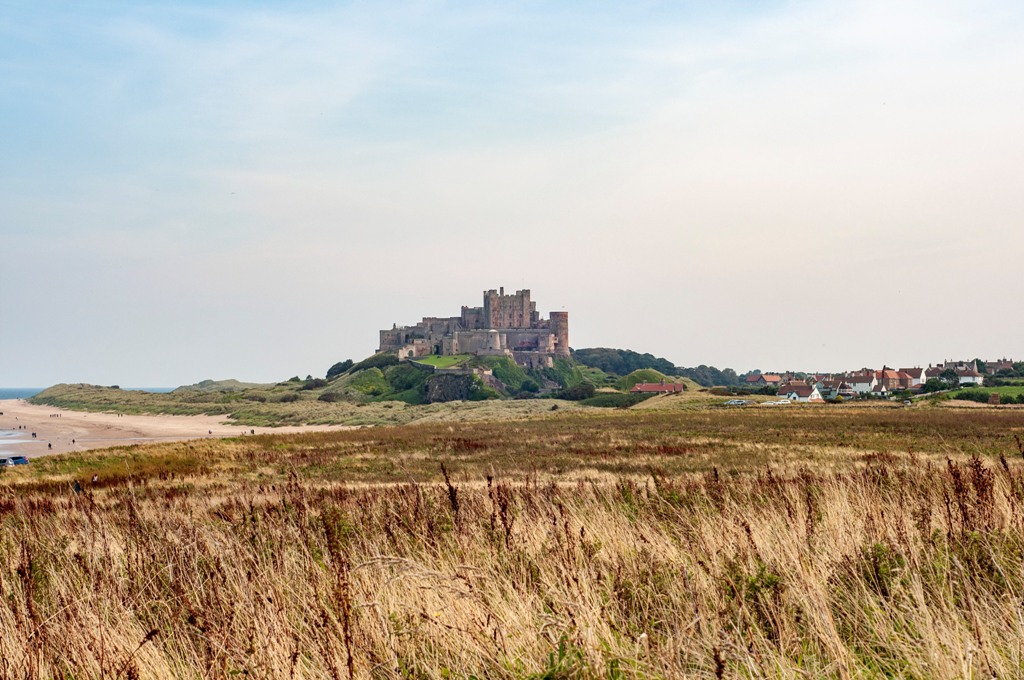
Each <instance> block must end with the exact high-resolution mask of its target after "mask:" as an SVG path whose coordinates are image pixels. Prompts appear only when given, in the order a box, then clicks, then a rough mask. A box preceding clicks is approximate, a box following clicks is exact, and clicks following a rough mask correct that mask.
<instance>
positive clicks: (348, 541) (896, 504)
mask: <svg viewBox="0 0 1024 680" xmlns="http://www.w3.org/2000/svg"><path fill="white" fill-rule="evenodd" d="M3 493H4V495H3V496H2V498H0V676H2V677H5V678H50V677H75V678H99V677H106V678H172V677H173V678H181V677H186V678H227V677H240V676H246V677H260V678H470V677H477V678H484V677H487V678H648V677H651V678H687V677H691V678H705V677H706V678H713V677H726V678H733V677H771V678H792V677H835V678H847V677H918V678H925V677H927V678H932V677H934V678H961V677H986V678H987V677H999V678H1010V677H1021V675H1024V612H1022V596H1024V519H1022V509H1024V469H1022V466H1021V464H1020V463H1019V462H1018V461H1017V460H1016V458H1015V460H1014V461H1013V462H1009V461H1006V460H1005V459H1002V460H995V459H989V460H988V462H986V461H985V460H982V459H979V458H972V459H969V460H965V461H959V462H957V461H953V460H950V461H946V462H944V463H936V462H927V461H925V460H923V459H919V458H917V457H915V456H914V455H892V454H883V455H877V456H875V457H874V458H873V459H871V460H869V461H868V462H867V463H866V464H865V465H864V466H862V467H861V468H859V469H851V470H847V471H843V472H837V473H829V474H820V473H816V472H815V471H814V470H812V469H803V470H799V471H797V472H795V473H785V474H784V473H781V472H775V471H772V469H771V468H763V469H761V470H759V471H758V472H755V473H753V474H724V473H720V472H719V471H718V470H717V469H713V470H711V471H710V472H708V473H706V474H686V475H676V476H671V477H668V476H662V475H660V474H658V473H653V474H652V475H651V476H649V477H648V478H647V479H642V480H639V481H638V480H637V479H635V478H625V477H624V478H622V479H620V480H619V481H618V482H617V483H611V484H598V483H586V482H575V483H567V484H557V483H541V482H538V481H537V480H536V479H534V478H530V477H527V478H526V480H525V481H517V482H515V483H509V482H505V481H502V480H500V479H491V478H488V479H487V480H486V481H484V480H480V482H479V483H466V482H465V481H458V480H455V479H453V478H452V477H451V476H450V475H449V474H448V471H447V470H445V471H444V481H442V482H439V483H420V484H414V483H411V484H404V485H387V486H380V487H372V486H371V487H367V486H362V487H358V488H355V487H347V486H345V485H344V484H337V483H333V484H326V485H320V486H314V485H312V483H310V482H309V481H306V480H302V479H300V478H299V477H297V476H294V475H293V476H292V477H291V478H290V479H288V480H286V481H284V482H283V483H281V484H274V485H267V486H259V485H257V484H255V483H253V482H250V481H244V480H240V481H233V482H227V481H225V482H223V483H218V482H217V481H216V480H215V479H210V480H207V483H206V484H205V485H204V486H203V487H202V491H201V492H200V491H196V490H195V489H194V488H192V487H189V486H187V485H183V484H182V483H181V482H180V481H175V480H164V481H161V480H160V479H158V478H153V479H149V480H144V481H143V482H141V483H137V484H133V483H128V482H126V483H124V484H123V485H120V486H117V487H102V488H96V489H91V488H90V487H88V485H87V486H86V488H85V489H83V491H82V493H80V494H75V493H74V492H73V491H71V490H70V489H68V488H67V487H65V486H60V485H56V484H54V485H50V486H47V485H45V484H37V485H35V486H32V487H25V488H23V489H21V490H20V491H16V490H14V489H12V488H7V489H6V490H5V491H4V492H3Z"/></svg>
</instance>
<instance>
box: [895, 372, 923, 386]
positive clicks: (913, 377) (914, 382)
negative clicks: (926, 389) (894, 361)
mask: <svg viewBox="0 0 1024 680" xmlns="http://www.w3.org/2000/svg"><path fill="white" fill-rule="evenodd" d="M900 373H906V374H907V375H909V376H910V387H911V388H914V387H917V386H919V385H923V384H924V382H925V380H927V378H925V376H924V369H923V368H901V369H900Z"/></svg>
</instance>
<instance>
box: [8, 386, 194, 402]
mask: <svg viewBox="0 0 1024 680" xmlns="http://www.w3.org/2000/svg"><path fill="white" fill-rule="evenodd" d="M45 389H46V388H45V387H0V399H28V398H29V397H34V396H36V395H37V394H39V393H40V392H42V391H43V390H45ZM123 389H126V390H132V391H133V392H161V393H163V392H171V391H173V390H175V389H177V388H175V387H125V388H123Z"/></svg>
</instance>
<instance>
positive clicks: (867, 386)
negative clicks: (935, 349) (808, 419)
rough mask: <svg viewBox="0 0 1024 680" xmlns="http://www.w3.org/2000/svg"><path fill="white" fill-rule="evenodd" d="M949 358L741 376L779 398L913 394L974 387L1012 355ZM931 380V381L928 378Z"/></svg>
mask: <svg viewBox="0 0 1024 680" xmlns="http://www.w3.org/2000/svg"><path fill="white" fill-rule="evenodd" d="M981 363H982V365H979V362H978V361H977V360H971V361H950V360H946V361H943V362H940V363H937V364H929V365H928V367H927V368H922V367H920V366H916V367H913V368H898V369H896V368H889V367H888V366H882V368H880V369H870V368H861V369H859V370H855V371H849V372H844V373H828V374H801V373H792V372H784V373H760V372H755V373H752V374H750V375H748V376H747V377H746V379H745V387H746V388H747V389H748V390H751V391H754V390H766V391H768V390H770V389H774V390H777V392H776V394H777V395H778V397H779V398H781V399H787V400H789V401H793V402H801V403H814V402H826V401H842V400H847V399H858V398H860V399H867V398H876V399H885V398H889V397H891V396H893V395H894V394H897V393H899V394H903V395H907V394H910V395H914V394H921V393H923V392H934V391H938V390H942V389H956V388H961V387H977V386H980V385H983V384H985V377H986V376H995V375H997V374H999V373H1000V372H1003V371H1012V370H1013V367H1014V361H1013V360H1012V359H1006V358H1003V359H999V360H997V361H985V362H981ZM929 381H931V382H929Z"/></svg>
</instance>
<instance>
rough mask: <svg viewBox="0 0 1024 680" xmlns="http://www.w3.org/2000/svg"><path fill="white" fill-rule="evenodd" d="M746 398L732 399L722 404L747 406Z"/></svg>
mask: <svg viewBox="0 0 1024 680" xmlns="http://www.w3.org/2000/svg"><path fill="white" fill-rule="evenodd" d="M746 404H747V400H746V399H730V400H729V401H727V402H725V403H724V404H722V406H746Z"/></svg>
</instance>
